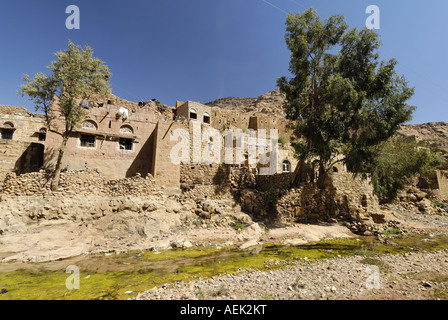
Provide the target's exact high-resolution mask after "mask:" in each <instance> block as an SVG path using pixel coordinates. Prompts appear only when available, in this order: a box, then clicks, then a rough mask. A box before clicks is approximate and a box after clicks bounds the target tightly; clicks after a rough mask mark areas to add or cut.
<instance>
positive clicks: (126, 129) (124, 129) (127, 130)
mask: <svg viewBox="0 0 448 320" xmlns="http://www.w3.org/2000/svg"><path fill="white" fill-rule="evenodd" d="M120 133H126V134H133V133H134V129H132V127H131V126H128V125H125V126H122V127H121V128H120Z"/></svg>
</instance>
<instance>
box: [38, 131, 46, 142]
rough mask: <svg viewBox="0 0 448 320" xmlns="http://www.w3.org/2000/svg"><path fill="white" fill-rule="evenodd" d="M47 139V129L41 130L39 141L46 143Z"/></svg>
mask: <svg viewBox="0 0 448 320" xmlns="http://www.w3.org/2000/svg"><path fill="white" fill-rule="evenodd" d="M46 139H47V129H46V128H41V129H40V130H39V133H38V136H37V140H38V141H45V140H46Z"/></svg>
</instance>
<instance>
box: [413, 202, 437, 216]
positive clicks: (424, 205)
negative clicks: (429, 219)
mask: <svg viewBox="0 0 448 320" xmlns="http://www.w3.org/2000/svg"><path fill="white" fill-rule="evenodd" d="M417 207H418V210H419V211H420V212H426V213H428V214H434V206H433V205H432V202H431V200H429V199H423V200H422V201H420V202H418V203H417Z"/></svg>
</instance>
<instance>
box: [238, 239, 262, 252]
mask: <svg viewBox="0 0 448 320" xmlns="http://www.w3.org/2000/svg"><path fill="white" fill-rule="evenodd" d="M257 245H258V241H257V240H256V239H252V240H249V241H247V242H245V243H243V244H241V245H240V249H242V250H244V249H247V248H250V247H255V246H257Z"/></svg>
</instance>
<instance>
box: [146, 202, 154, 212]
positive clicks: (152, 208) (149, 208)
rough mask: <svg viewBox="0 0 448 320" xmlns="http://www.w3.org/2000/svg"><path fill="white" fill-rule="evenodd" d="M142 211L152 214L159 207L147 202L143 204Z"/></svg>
mask: <svg viewBox="0 0 448 320" xmlns="http://www.w3.org/2000/svg"><path fill="white" fill-rule="evenodd" d="M142 209H143V210H144V211H147V212H152V211H155V210H157V206H156V204H155V203H153V202H145V203H143V206H142Z"/></svg>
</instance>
